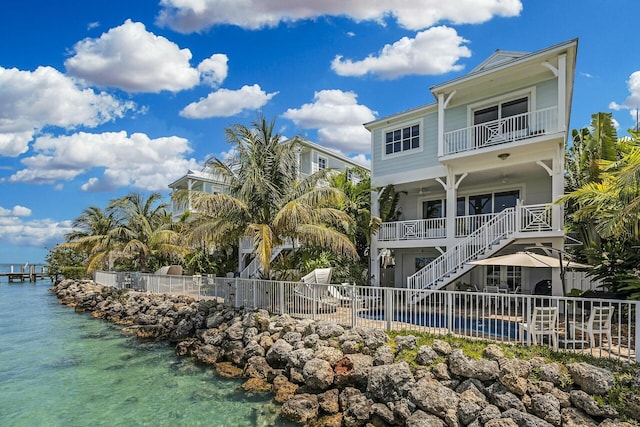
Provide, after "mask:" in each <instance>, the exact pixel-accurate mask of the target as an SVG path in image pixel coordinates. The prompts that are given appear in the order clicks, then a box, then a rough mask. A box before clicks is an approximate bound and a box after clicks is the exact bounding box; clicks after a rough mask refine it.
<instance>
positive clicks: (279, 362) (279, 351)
mask: <svg viewBox="0 0 640 427" xmlns="http://www.w3.org/2000/svg"><path fill="white" fill-rule="evenodd" d="M291 351H293V346H292V345H291V344H289V343H288V342H286V341H285V340H283V339H279V340H277V341H276V342H275V343H274V344H273V345H272V346H271V348H270V349H269V351H267V355H266V357H267V362H269V364H270V365H271V366H273V367H274V368H284V367H285V366H286V365H287V362H288V361H289V353H291Z"/></svg>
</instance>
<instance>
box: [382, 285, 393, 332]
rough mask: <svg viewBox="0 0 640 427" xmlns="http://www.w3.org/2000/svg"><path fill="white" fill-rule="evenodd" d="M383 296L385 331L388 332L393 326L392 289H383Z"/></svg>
mask: <svg viewBox="0 0 640 427" xmlns="http://www.w3.org/2000/svg"><path fill="white" fill-rule="evenodd" d="M384 294H385V295H384V320H385V330H387V331H390V330H391V326H392V324H393V288H385V290H384Z"/></svg>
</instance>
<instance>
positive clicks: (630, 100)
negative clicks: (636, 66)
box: [609, 71, 640, 123]
mask: <svg viewBox="0 0 640 427" xmlns="http://www.w3.org/2000/svg"><path fill="white" fill-rule="evenodd" d="M627 88H628V89H629V96H628V97H627V99H625V100H624V101H623V102H622V104H618V103H617V102H615V101H612V102H611V103H609V108H611V109H612V110H623V109H624V110H629V114H630V115H631V118H632V120H633V121H634V123H635V122H636V119H637V111H636V110H637V108H638V106H640V71H635V72H633V73H632V74H631V75H630V76H629V80H627Z"/></svg>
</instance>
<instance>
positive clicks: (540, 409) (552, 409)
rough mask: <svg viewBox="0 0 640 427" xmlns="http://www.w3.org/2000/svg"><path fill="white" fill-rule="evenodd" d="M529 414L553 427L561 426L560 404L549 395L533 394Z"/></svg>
mask: <svg viewBox="0 0 640 427" xmlns="http://www.w3.org/2000/svg"><path fill="white" fill-rule="evenodd" d="M531 413H533V414H534V415H536V416H538V417H540V418H542V419H543V420H545V421H547V422H549V423H551V424H553V425H554V426H560V425H561V424H562V417H561V414H560V402H559V401H558V399H556V397H555V396H554V395H553V394H551V393H545V394H534V395H533V396H531Z"/></svg>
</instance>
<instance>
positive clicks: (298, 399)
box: [282, 393, 320, 424]
mask: <svg viewBox="0 0 640 427" xmlns="http://www.w3.org/2000/svg"><path fill="white" fill-rule="evenodd" d="M319 407H320V406H319V405H318V397H317V396H316V395H315V394H308V393H304V394H297V395H295V396H293V397H292V398H291V399H289V400H287V401H286V402H284V404H283V405H282V416H283V417H284V418H285V419H287V420H289V421H293V422H294V423H298V424H306V423H308V422H309V421H312V420H314V419H315V418H317V417H318V408H319Z"/></svg>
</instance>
